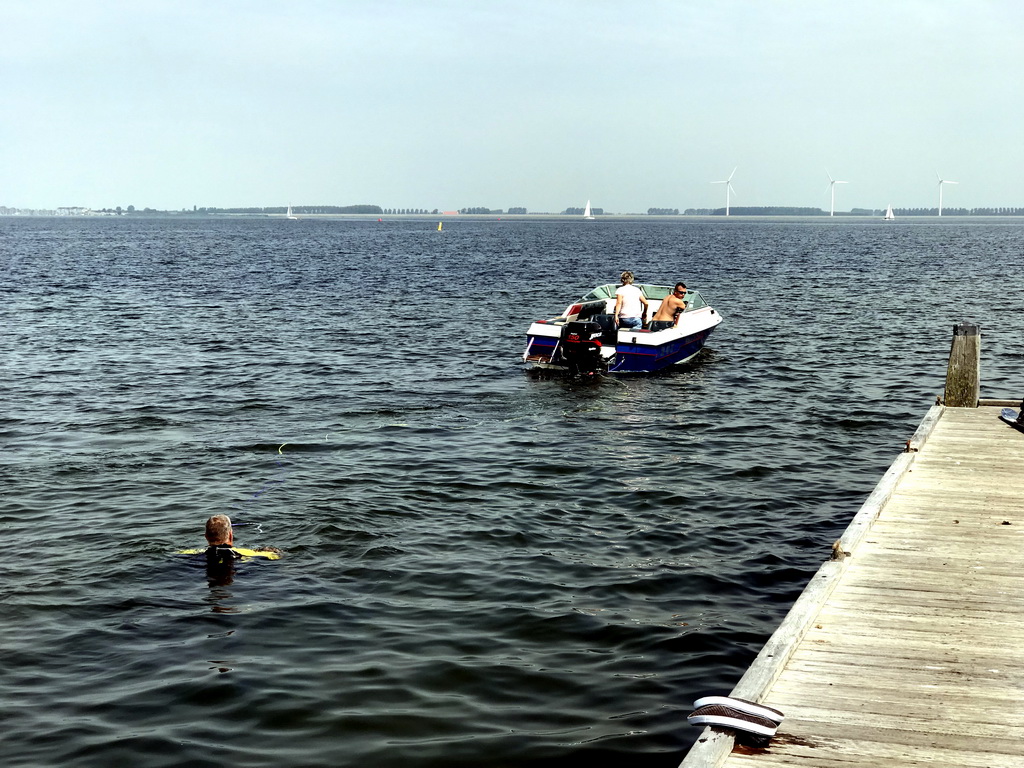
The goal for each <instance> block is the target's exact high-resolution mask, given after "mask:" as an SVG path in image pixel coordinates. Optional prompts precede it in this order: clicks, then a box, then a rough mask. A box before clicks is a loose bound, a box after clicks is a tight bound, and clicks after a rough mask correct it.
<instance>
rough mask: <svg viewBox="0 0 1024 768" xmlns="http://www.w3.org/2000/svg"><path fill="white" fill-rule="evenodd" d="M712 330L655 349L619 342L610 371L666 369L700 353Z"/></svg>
mask: <svg viewBox="0 0 1024 768" xmlns="http://www.w3.org/2000/svg"><path fill="white" fill-rule="evenodd" d="M713 330H714V328H713V327H712V328H706V329H704V330H703V331H698V332H697V333H693V334H690V335H689V336H683V337H682V338H680V339H674V340H672V341H669V342H666V343H665V344H661V345H659V346H657V347H652V346H649V345H647V344H624V343H622V342H619V344H618V345H617V346H616V347H615V365H613V366H612V367H611V369H610V370H611V371H612V372H614V373H645V372H648V371H660V370H661V369H663V368H668V367H669V366H670V365H675V364H676V363H680V362H682V361H683V360H687V359H689V358H691V357H693V356H694V355H695V354H697V353H698V352H700V350H701V348H702V347H703V346H704V342H705V341H707V338H708V336H710V335H711V331H713Z"/></svg>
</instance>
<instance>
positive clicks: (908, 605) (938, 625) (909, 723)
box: [680, 400, 1024, 768]
mask: <svg viewBox="0 0 1024 768" xmlns="http://www.w3.org/2000/svg"><path fill="white" fill-rule="evenodd" d="M974 402H976V403H977V402H978V401H977V400H975V401H974ZM986 402H987V403H988V404H986ZM997 403H998V405H997ZM1010 404H1011V403H1010V402H1009V401H981V402H980V403H979V405H978V407H947V406H944V405H936V406H934V407H932V408H931V409H930V410H929V411H928V413H927V415H926V416H925V418H924V420H923V421H922V422H921V425H920V426H919V427H918V429H917V431H916V432H915V433H914V435H913V437H911V439H910V440H908V441H907V444H906V450H905V451H904V452H903V453H901V454H899V456H898V458H897V459H896V460H895V461H894V462H893V464H892V465H891V466H890V468H889V470H888V471H887V472H886V473H885V475H884V476H883V477H882V479H881V481H879V483H878V485H877V486H876V487H875V489H874V491H873V492H872V493H871V495H870V496H869V497H868V499H867V501H866V502H865V503H864V505H863V506H862V507H861V509H860V510H859V511H858V512H857V514H856V516H855V517H854V519H853V521H852V522H851V524H850V526H849V527H848V528H847V530H846V531H845V533H844V534H843V536H842V537H841V538H840V539H839V540H838V541H837V542H836V543H835V545H833V552H832V557H831V559H829V560H828V561H826V562H825V563H823V565H822V566H821V568H820V569H819V570H818V572H817V573H816V574H815V575H814V576H813V577H812V579H811V580H810V582H809V584H808V585H807V587H806V589H805V590H804V592H803V593H802V594H801V595H800V597H799V598H798V599H797V601H796V603H795V604H794V605H793V608H792V609H791V611H790V612H789V614H788V615H787V616H786V618H785V619H784V620H783V622H782V624H781V625H780V626H779V628H778V629H777V630H776V632H775V633H774V634H773V635H772V636H771V638H770V639H769V640H768V642H767V643H766V644H765V646H764V648H763V649H762V650H761V653H760V654H759V655H758V657H757V658H756V659H755V660H754V662H753V663H752V665H751V666H750V668H749V669H748V670H747V672H746V674H745V675H744V676H743V677H742V678H741V679H740V681H739V683H737V685H736V687H735V688H734V689H733V692H732V694H731V695H732V696H734V697H738V698H744V699H748V700H750V701H756V702H760V703H762V704H766V705H767V706H770V707H774V708H776V709H779V710H781V711H782V712H783V713H785V716H786V717H785V720H784V721H783V722H782V724H781V725H780V726H779V728H778V732H777V734H776V735H775V736H774V737H773V738H772V739H771V740H770V741H768V742H767V745H766V746H763V747H754V746H744V745H742V744H737V743H736V742H735V740H734V735H733V732H732V731H728V730H723V729H715V728H711V727H708V728H705V729H704V731H703V732H702V734H701V735H700V737H699V738H698V740H697V742H696V743H695V744H694V745H693V747H692V748H691V750H690V751H689V753H688V754H687V755H686V757H685V758H684V759H683V761H682V763H681V765H680V768H697V767H698V766H699V767H700V768H717V767H719V766H725V767H726V768H776V767H778V766H801V768H833V767H835V768H840V766H841V767H842V768H856V767H859V766H885V767H886V768H899V767H901V766H918V765H927V766H931V767H932V768H936V767H938V766H943V767H948V768H954V767H955V768H973V767H975V766H978V767H979V768H980V767H981V766H985V768H1011V766H1012V767H1013V768H1020V767H1021V766H1024V472H1022V471H1021V470H1022V468H1024V432H1022V431H1020V430H1018V429H1016V428H1014V427H1013V426H1011V425H1010V424H1007V423H1006V422H1004V421H1002V420H1000V418H999V414H1000V410H1001V406H1003V405H1010ZM1013 404H1014V405H1017V404H1019V401H1014V403H1013Z"/></svg>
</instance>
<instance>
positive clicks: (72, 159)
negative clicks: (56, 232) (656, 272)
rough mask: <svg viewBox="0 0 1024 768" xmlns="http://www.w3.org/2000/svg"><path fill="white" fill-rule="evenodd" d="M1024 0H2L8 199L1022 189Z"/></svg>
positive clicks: (643, 207) (979, 201) (493, 198)
mask: <svg viewBox="0 0 1024 768" xmlns="http://www.w3.org/2000/svg"><path fill="white" fill-rule="evenodd" d="M1022 30H1024V3H1021V2H1020V0H988V1H986V0H929V1H925V0H886V1H884V2H883V1H882V0H845V1H842V2H841V1H839V0H835V1H833V0H813V1H811V0H714V1H713V2H712V1H711V0H665V1H660V0H633V2H628V3H627V2H625V0H587V1H586V2H584V1H581V0H564V1H560V0H516V1H511V2H509V1H504V0H487V1H486V2H485V1H484V0H437V1H436V2H432V1H431V0H360V1H359V2H349V1H348V0H289V1H288V2H281V1H280V0H278V1H277V2H265V1H264V0H202V1H199V0H195V1H193V0H131V1H130V2H128V1H122V0H74V1H71V0H67V1H65V0H3V2H2V3H0V105H2V108H3V112H2V117H0V206H3V205H6V206H12V207H19V208H55V207H59V206H85V207H92V208H104V207H110V208H113V207H115V206H118V205H120V206H122V207H127V206H128V205H134V206H135V207H136V208H140V209H141V208H144V207H150V208H156V209H170V210H180V209H183V208H187V209H191V208H192V207H193V206H199V207H236V206H283V205H288V204H293V205H296V206H299V205H354V204H374V205H380V206H382V207H384V208H424V209H427V210H432V209H435V208H437V209H439V210H452V209H458V208H464V207H481V206H482V207H487V208H492V209H507V208H509V207H512V206H522V207H526V208H527V209H528V210H529V211H531V212H543V211H547V212H560V211H562V210H564V209H565V208H567V207H580V208H582V207H583V206H584V205H585V203H586V202H587V200H588V199H589V200H591V202H592V205H593V206H594V207H596V208H602V209H603V210H604V211H606V212H613V213H642V212H646V211H647V209H648V208H651V207H655V208H679V209H680V210H684V209H686V208H716V207H721V206H724V205H725V186H724V185H722V184H712V183H711V182H713V181H720V180H723V179H725V178H727V177H728V176H729V175H730V174H732V173H733V169H735V174H734V175H733V177H732V185H733V190H734V192H733V194H732V195H731V204H732V205H733V206H764V205H778V206H809V207H815V208H822V209H824V210H828V209H829V206H830V198H829V189H830V187H829V175H831V177H832V178H834V179H836V180H841V181H845V182H847V183H846V184H841V185H836V187H835V196H836V210H838V211H847V210H850V209H851V208H873V209H880V208H884V207H885V206H886V205H887V204H890V203H891V204H892V205H893V206H894V207H896V208H918V207H921V208H934V207H936V206H937V205H938V178H939V176H941V178H944V179H947V180H950V181H957V182H959V183H958V184H955V185H953V184H947V185H945V186H944V187H943V206H944V207H947V208H950V207H964V208H973V207H989V206H992V207H1005V206H1012V207H1018V206H1020V207H1024V189H1022V188H1021V187H1022V185H1021V183H1020V181H1019V177H1020V176H1021V175H1022V172H1024V141H1022V140H1021V134H1022V132H1024V131H1022V128H1024V85H1022V83H1024V78H1022V76H1021V72H1024V35H1022Z"/></svg>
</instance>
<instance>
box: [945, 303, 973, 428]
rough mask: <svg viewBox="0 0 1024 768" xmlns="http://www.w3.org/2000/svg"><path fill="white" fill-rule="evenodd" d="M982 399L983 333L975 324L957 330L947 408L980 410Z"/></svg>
mask: <svg viewBox="0 0 1024 768" xmlns="http://www.w3.org/2000/svg"><path fill="white" fill-rule="evenodd" d="M980 395H981V329H980V328H979V327H978V326H977V325H975V324H973V323H960V324H959V325H954V326H953V346H952V348H951V349H950V350H949V368H947V369H946V393H945V395H944V397H943V399H942V404H943V405H945V406H946V407H947V408H977V407H978V397H979V396H980Z"/></svg>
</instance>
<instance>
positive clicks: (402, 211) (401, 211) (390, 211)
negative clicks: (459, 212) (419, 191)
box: [384, 208, 437, 216]
mask: <svg viewBox="0 0 1024 768" xmlns="http://www.w3.org/2000/svg"><path fill="white" fill-rule="evenodd" d="M384 213H385V214H387V215H390V216H417V215H421V214H428V213H429V214H431V215H432V216H433V215H436V214H437V208H435V209H434V210H432V211H428V210H427V209H426V208H385V209H384Z"/></svg>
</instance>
